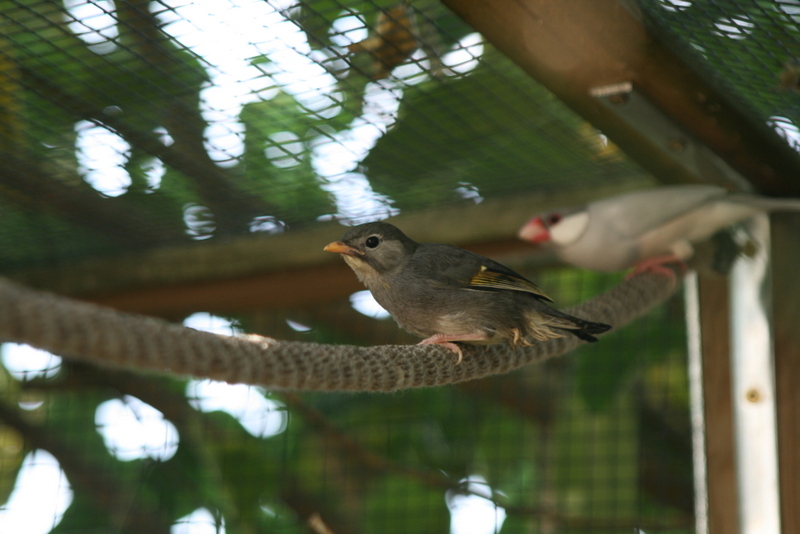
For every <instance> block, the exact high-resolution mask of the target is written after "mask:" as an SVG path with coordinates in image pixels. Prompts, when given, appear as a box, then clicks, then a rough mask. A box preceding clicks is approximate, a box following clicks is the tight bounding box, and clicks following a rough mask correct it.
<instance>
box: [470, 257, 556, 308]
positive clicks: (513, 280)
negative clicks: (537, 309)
mask: <svg viewBox="0 0 800 534" xmlns="http://www.w3.org/2000/svg"><path fill="white" fill-rule="evenodd" d="M469 285H470V286H475V287H485V288H487V289H508V290H511V291H523V292H526V293H533V294H534V295H537V296H539V297H541V298H543V299H544V300H548V301H550V302H553V299H551V298H550V297H548V296H547V295H545V293H544V291H542V290H541V289H540V288H539V286H537V285H536V284H534V283H533V282H531V281H530V280H526V279H525V278H522V277H519V276H514V275H510V274H506V273H500V272H497V271H490V270H489V269H487V268H486V266H485V265H481V270H480V271H478V274H476V275H475V276H473V277H472V278H470V281H469Z"/></svg>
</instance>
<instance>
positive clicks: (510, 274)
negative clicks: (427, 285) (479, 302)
mask: <svg viewBox="0 0 800 534" xmlns="http://www.w3.org/2000/svg"><path fill="white" fill-rule="evenodd" d="M415 263H417V265H419V266H422V265H424V266H425V267H424V271H425V272H426V275H427V276H428V277H429V278H432V279H434V280H437V281H439V282H443V283H445V284H447V285H450V286H458V287H461V288H462V289H472V290H483V291H491V290H495V291H501V290H505V291H521V292H524V293H532V294H533V295H536V296H537V297H539V298H540V299H543V300H547V301H549V302H553V299H551V298H550V297H548V296H547V295H546V294H545V293H544V291H542V290H541V288H539V286H537V285H536V284H534V283H533V282H531V281H530V280H528V279H527V278H525V277H524V276H522V275H520V274H519V273H517V272H515V271H513V270H511V269H509V268H508V267H506V266H505V265H502V264H500V263H497V262H496V261H493V260H490V259H489V258H486V257H484V256H481V255H479V254H474V253H472V252H469V251H467V250H464V249H461V248H458V247H453V246H450V245H432V244H426V245H422V246H421V247H420V249H418V250H417V252H416V253H415Z"/></svg>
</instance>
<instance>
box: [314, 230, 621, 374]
mask: <svg viewBox="0 0 800 534" xmlns="http://www.w3.org/2000/svg"><path fill="white" fill-rule="evenodd" d="M325 250H326V251H328V252H336V253H339V254H341V255H342V257H343V258H344V260H345V261H346V262H347V264H348V265H349V266H350V267H351V268H352V269H353V271H355V273H356V276H358V278H359V280H361V281H362V282H363V283H364V285H366V286H367V288H368V289H369V290H370V292H371V293H372V295H373V296H374V297H375V300H376V301H378V303H379V304H380V305H381V306H383V307H384V308H385V309H386V310H387V311H388V312H389V313H390V314H392V317H394V319H395V320H396V321H397V323H398V324H399V325H400V326H401V327H402V328H404V329H405V330H407V331H409V332H410V333H412V334H414V335H416V336H419V337H423V338H425V339H424V340H423V341H422V342H420V344H421V345H427V344H437V345H442V346H444V347H446V348H448V349H450V350H451V351H453V352H454V353H455V354H457V355H458V361H457V362H456V364H458V363H460V362H461V359H462V353H461V348H459V346H458V345H456V344H455V343H453V342H454V341H466V342H469V343H474V344H489V343H497V342H500V341H502V340H504V339H505V340H508V341H509V343H510V344H511V346H512V347H513V346H516V345H528V344H530V342H529V339H530V338H532V339H538V340H546V339H550V338H557V337H562V336H563V333H564V332H569V333H571V334H573V335H575V336H577V337H579V338H580V339H583V340H585V341H597V338H596V337H594V334H601V333H603V332H605V331H607V330H608V329H609V328H611V327H610V326H608V325H605V324H601V323H595V322H592V321H585V320H583V319H578V318H577V317H572V316H570V315H567V314H566V313H563V312H560V311H558V310H556V309H554V308H551V307H550V306H548V305H547V304H545V303H544V301H549V302H552V299H550V298H549V297H548V296H547V295H545V294H544V292H542V290H541V289H539V287H537V286H536V284H534V283H533V282H531V281H529V280H527V279H525V278H524V277H522V276H521V275H519V274H517V273H516V272H514V271H512V270H511V269H509V268H508V267H505V266H503V265H501V264H499V263H497V262H496V261H492V260H490V259H489V258H485V257H483V256H480V255H478V254H474V253H472V252H469V251H467V250H464V249H461V248H458V247H455V246H452V245H440V244H434V243H417V242H415V241H413V240H412V239H410V238H409V237H407V236H406V235H405V234H404V233H403V232H401V231H400V230H399V229H398V228H396V227H395V226H392V225H391V224H388V223H384V222H375V223H367V224H362V225H360V226H355V227H353V228H351V229H350V230H348V231H347V232H345V234H344V236H343V237H342V239H341V241H335V242H333V243H330V244H329V245H327V246H326V247H325Z"/></svg>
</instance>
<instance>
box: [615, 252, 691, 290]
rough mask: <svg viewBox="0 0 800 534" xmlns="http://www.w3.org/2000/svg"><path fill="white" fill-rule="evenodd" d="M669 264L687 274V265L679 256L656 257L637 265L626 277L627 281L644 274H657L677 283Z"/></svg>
mask: <svg viewBox="0 0 800 534" xmlns="http://www.w3.org/2000/svg"><path fill="white" fill-rule="evenodd" d="M669 264H672V265H673V266H677V267H678V269H679V270H681V271H682V272H685V271H686V270H687V269H688V267H687V266H686V263H684V261H683V260H682V259H680V258H678V257H677V256H674V255H668V256H656V257H654V258H648V259H646V260H642V261H640V262H639V263H637V264H636V266H635V267H634V268H633V270H632V271H631V272H630V273H628V275H627V276H626V277H625V280H630V279H631V278H633V277H634V276H636V275H639V274H643V273H655V274H663V275H664V276H666V277H667V278H669V279H670V280H672V282H673V283H674V282H675V281H676V276H675V270H674V269H673V268H671V267H667V265H669Z"/></svg>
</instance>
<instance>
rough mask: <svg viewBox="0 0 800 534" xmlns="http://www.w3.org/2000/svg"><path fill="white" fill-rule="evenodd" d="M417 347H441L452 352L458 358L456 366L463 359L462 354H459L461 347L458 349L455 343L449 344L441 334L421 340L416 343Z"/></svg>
mask: <svg viewBox="0 0 800 534" xmlns="http://www.w3.org/2000/svg"><path fill="white" fill-rule="evenodd" d="M417 345H441V346H442V347H444V348H446V349H447V350H449V351H451V352H453V353H454V354H456V355H457V356H458V359H457V360H456V365H458V364H460V363H461V361H462V360H463V359H464V353H463V352H461V347H459V346H458V345H456V344H455V343H451V342H450V341H448V340H447V336H444V335H442V334H436V335H434V336H431V337H429V338H427V339H423V340H422V341H420V342H419V343H417Z"/></svg>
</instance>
